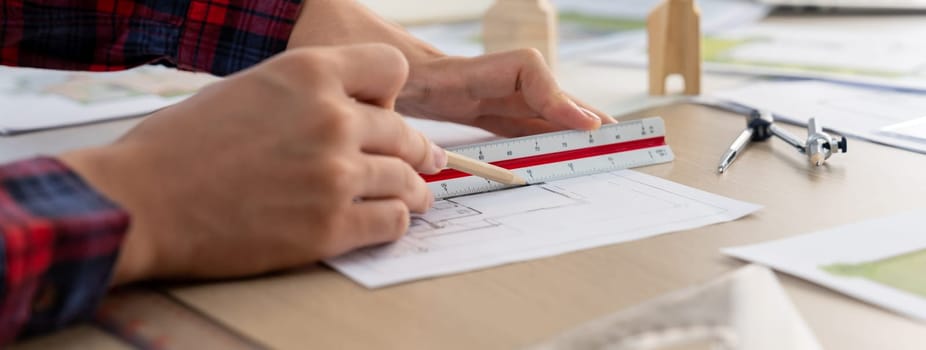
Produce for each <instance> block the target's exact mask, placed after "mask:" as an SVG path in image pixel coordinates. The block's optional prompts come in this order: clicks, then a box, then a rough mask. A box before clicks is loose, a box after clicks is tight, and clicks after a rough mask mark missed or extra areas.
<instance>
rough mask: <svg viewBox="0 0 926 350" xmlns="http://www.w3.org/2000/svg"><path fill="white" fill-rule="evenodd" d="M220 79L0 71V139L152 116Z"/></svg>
mask: <svg viewBox="0 0 926 350" xmlns="http://www.w3.org/2000/svg"><path fill="white" fill-rule="evenodd" d="M217 79H218V78H216V77H214V76H211V75H208V74H195V73H189V72H181V71H178V70H174V69H170V68H165V67H160V66H145V67H140V68H136V69H132V70H128V71H122V72H111V73H88V72H68V71H55V70H44V69H31V68H5V67H0V113H2V117H0V135H12V134H17V133H23V132H29V131H37V130H43V129H49V128H55V127H62V126H71V125H80V124H87V123H92V122H99V121H104V120H112V119H119V118H125V117H134V116H140V115H144V114H148V113H150V112H152V111H155V110H158V109H160V108H164V107H167V106H169V105H172V104H174V103H177V102H179V101H181V100H183V99H185V98H187V97H189V96H190V95H191V94H193V93H194V92H196V91H198V90H199V89H200V88H202V87H203V86H205V85H206V84H209V83H211V82H213V81H216V80H217Z"/></svg>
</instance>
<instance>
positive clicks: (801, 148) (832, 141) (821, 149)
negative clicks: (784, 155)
mask: <svg viewBox="0 0 926 350" xmlns="http://www.w3.org/2000/svg"><path fill="white" fill-rule="evenodd" d="M772 136H775V137H778V138H780V139H782V140H784V141H785V142H787V143H788V144H789V145H791V146H793V147H794V148H796V149H797V151H798V152H801V153H803V154H806V155H807V160H808V161H809V162H810V164H813V165H814V166H821V165H823V163H825V162H826V160H827V159H829V158H830V156H832V155H833V154H834V153H846V151H848V141H847V140H846V138H845V137H843V136H840V137H835V136H831V135H829V134H827V133H825V132H824V131H823V127H822V126H820V125H818V124H817V120H816V118H810V121H809V122H808V124H807V140H806V141H804V142H801V140H800V139H798V138H797V137H794V135H791V134H789V133H788V132H787V131H785V130H784V129H782V128H779V127H778V126H777V125H775V118H774V116H773V115H772V113H771V112H768V111H752V112H751V113H750V114H749V117H747V119H746V130H743V132H741V133H740V135H739V136H738V137H737V138H736V140H733V144H731V145H730V148H729V149H728V150H727V152H726V153H724V154H723V157H722V158H721V159H720V166H719V167H718V168H717V171H718V172H720V173H724V172H726V171H727V168H729V167H730V164H733V161H734V160H735V159H736V157H737V156H739V154H740V153H742V152H743V150H745V149H746V146H747V145H748V144H749V142H750V141H757V142H761V141H765V140H768V139H769V138H771V137H772Z"/></svg>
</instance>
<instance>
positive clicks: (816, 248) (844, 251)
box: [724, 208, 926, 321]
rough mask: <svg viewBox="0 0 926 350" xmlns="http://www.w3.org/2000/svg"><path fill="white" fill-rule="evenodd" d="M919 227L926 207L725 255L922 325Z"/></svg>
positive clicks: (924, 270)
mask: <svg viewBox="0 0 926 350" xmlns="http://www.w3.org/2000/svg"><path fill="white" fill-rule="evenodd" d="M924 225H926V208H924V209H918V210H914V211H910V212H906V213H902V214H896V215H893V216H889V217H884V218H879V219H873V220H868V221H864V222H860V223H855V224H850V225H845V226H841V227H837V228H833V229H829V230H824V231H819V232H816V233H811V234H807V235H801V236H796V237H792V238H787V239H782V240H778V241H772V242H766V243H760V244H755V245H750V246H743V247H735V248H727V249H724V253H726V254H727V255H731V256H734V257H737V258H740V259H744V260H749V261H752V262H756V263H760V264H764V265H767V266H770V267H772V268H774V269H776V270H779V271H781V272H785V273H789V274H792V275H795V276H797V277H801V278H804V279H807V280H809V281H811V282H814V283H817V284H820V285H822V286H825V287H828V288H831V289H834V290H836V291H838V292H841V293H844V294H846V295H849V296H852V297H855V298H858V299H860V300H862V301H865V302H868V303H871V304H874V305H878V306H881V307H884V308H885V309H888V310H891V311H894V312H896V313H899V314H903V315H906V316H908V317H911V318H914V319H917V320H920V321H926V232H924V231H923V227H924Z"/></svg>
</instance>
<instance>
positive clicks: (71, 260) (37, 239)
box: [0, 158, 129, 347]
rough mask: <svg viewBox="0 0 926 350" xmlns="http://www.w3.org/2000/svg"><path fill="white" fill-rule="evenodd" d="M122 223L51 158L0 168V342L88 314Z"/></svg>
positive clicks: (104, 282)
mask: <svg viewBox="0 0 926 350" xmlns="http://www.w3.org/2000/svg"><path fill="white" fill-rule="evenodd" d="M128 223H129V217H128V215H127V214H126V213H125V212H124V211H122V210H121V209H120V208H119V207H117V206H116V205H115V204H114V203H112V202H110V201H109V200H108V199H106V198H104V197H102V196H101V195H100V194H98V193H97V192H95V191H94V190H93V189H91V188H90V187H89V186H88V185H87V184H86V183H85V182H84V181H83V180H82V179H81V178H80V177H78V176H77V175H76V174H75V173H73V172H72V171H71V170H69V169H68V168H67V167H66V166H65V165H63V164H62V163H60V162H59V161H57V160H56V159H54V158H35V159H30V160H24V161H20V162H16V163H12V164H8V165H4V166H0V347H2V346H3V344H7V343H9V342H11V341H13V340H14V339H16V338H17V337H25V336H29V335H32V334H39V333H45V332H48V331H51V330H54V329H57V328H60V327H62V326H64V325H67V324H69V323H72V322H75V321H80V320H85V319H87V318H88V317H90V316H91V315H92V314H93V311H94V310H95V309H96V307H97V304H98V303H99V301H100V299H101V298H102V297H103V295H104V294H105V293H106V290H107V287H108V284H109V279H110V277H111V276H110V275H111V273H112V269H113V265H114V264H115V259H116V256H117V253H118V251H119V247H120V245H121V244H122V238H123V236H124V235H125V232H126V230H127V228H128Z"/></svg>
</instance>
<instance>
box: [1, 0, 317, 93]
mask: <svg viewBox="0 0 926 350" xmlns="http://www.w3.org/2000/svg"><path fill="white" fill-rule="evenodd" d="M299 2H300V1H298V0H231V1H211V0H189V1H157V0H134V1H129V0H119V1H113V2H102V1H77V0H71V1H57V2H55V5H47V2H38V1H24V2H2V3H0V10H2V14H3V17H2V18H0V28H2V30H0V45H2V47H0V53H2V54H0V64H3V65H12V66H28V67H38V68H53V69H68V70H91V71H111V70H121V69H125V68H129V67H133V66H138V65H142V64H148V63H161V64H165V65H169V66H177V67H179V68H182V69H186V70H196V71H208V72H211V73H214V74H218V75H227V74H231V73H234V72H236V71H238V70H241V69H244V68H247V67H250V66H252V65H254V64H256V63H258V62H260V61H262V60H264V59H266V58H267V57H270V56H272V55H274V54H276V53H278V52H280V51H283V50H284V49H285V48H286V43H287V40H288V39H289V34H290V32H291V31H292V28H293V25H294V24H295V21H296V17H297V16H298V14H299Z"/></svg>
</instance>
